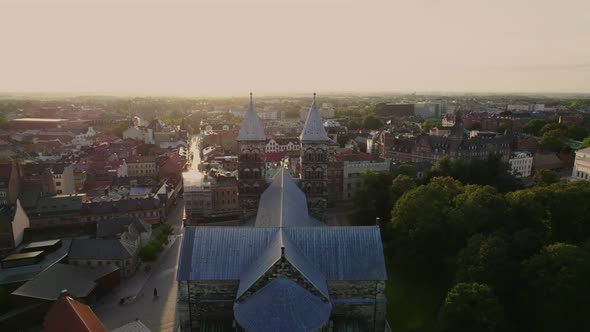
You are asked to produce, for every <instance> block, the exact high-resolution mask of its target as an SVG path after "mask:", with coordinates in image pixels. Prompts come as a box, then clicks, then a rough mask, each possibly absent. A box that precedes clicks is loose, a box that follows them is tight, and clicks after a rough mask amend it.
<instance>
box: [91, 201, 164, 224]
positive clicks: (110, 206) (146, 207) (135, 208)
mask: <svg viewBox="0 0 590 332" xmlns="http://www.w3.org/2000/svg"><path fill="white" fill-rule="evenodd" d="M163 210H164V207H163V206H162V202H161V201H160V200H159V199H158V198H154V197H151V198H138V199H121V200H118V201H103V202H90V203H86V204H83V206H82V209H81V214H82V221H96V222H100V221H102V220H108V219H113V218H118V217H137V218H141V219H143V220H144V221H145V222H148V223H150V224H157V223H159V222H161V221H162V220H163V218H164V217H165V213H164V211H163Z"/></svg>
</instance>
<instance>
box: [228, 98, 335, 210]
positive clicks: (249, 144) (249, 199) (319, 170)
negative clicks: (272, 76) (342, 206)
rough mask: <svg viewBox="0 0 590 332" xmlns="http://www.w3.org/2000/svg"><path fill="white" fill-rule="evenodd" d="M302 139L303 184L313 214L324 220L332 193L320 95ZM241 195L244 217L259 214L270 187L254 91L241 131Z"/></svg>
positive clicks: (239, 152) (239, 197) (313, 105)
mask: <svg viewBox="0 0 590 332" xmlns="http://www.w3.org/2000/svg"><path fill="white" fill-rule="evenodd" d="M299 139H300V143H299V144H300V145H301V148H300V150H299V151H300V158H299V162H300V174H301V175H300V177H301V179H300V182H299V183H300V187H301V190H302V191H303V192H304V193H305V196H306V197H307V206H308V209H309V213H310V215H311V216H313V217H315V218H317V219H319V220H322V219H323V217H324V213H325V210H326V206H327V197H328V144H329V143H330V138H328V135H327V134H326V130H325V129H324V124H323V122H322V118H321V116H320V113H319V111H318V106H317V101H316V95H315V93H314V94H313V102H312V104H311V107H310V109H309V113H308V114H307V119H306V121H305V126H304V127H303V130H302V132H301V135H300V136H299ZM237 140H238V150H239V151H238V172H239V173H238V174H239V175H238V179H239V181H238V199H239V203H240V209H241V217H242V220H244V221H245V220H248V219H250V218H252V217H255V216H256V213H257V210H258V202H259V200H260V195H261V194H262V192H263V191H264V190H265V189H266V186H267V182H266V153H265V146H266V134H265V133H264V126H263V125H262V121H261V120H260V118H259V117H258V115H257V114H256V110H255V109H254V102H253V100H252V94H251V93H250V106H249V107H248V110H247V111H246V114H245V115H244V120H243V121H242V125H241V127H240V131H239V133H238V138H237Z"/></svg>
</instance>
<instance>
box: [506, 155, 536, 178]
mask: <svg viewBox="0 0 590 332" xmlns="http://www.w3.org/2000/svg"><path fill="white" fill-rule="evenodd" d="M508 163H509V164H510V168H511V169H512V174H514V175H515V176H516V177H519V178H526V177H529V176H531V169H532V167H533V154H532V153H530V152H528V151H513V152H512V153H511V154H510V158H509V159H508Z"/></svg>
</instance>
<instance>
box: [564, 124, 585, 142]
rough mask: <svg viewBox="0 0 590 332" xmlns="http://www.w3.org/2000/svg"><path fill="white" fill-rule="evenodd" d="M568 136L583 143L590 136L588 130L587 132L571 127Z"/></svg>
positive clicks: (580, 128) (581, 128)
mask: <svg viewBox="0 0 590 332" xmlns="http://www.w3.org/2000/svg"><path fill="white" fill-rule="evenodd" d="M566 136H567V137H569V138H571V139H573V140H576V141H581V140H583V139H584V138H585V137H586V136H588V130H586V128H583V127H578V126H571V127H568V128H567V131H566Z"/></svg>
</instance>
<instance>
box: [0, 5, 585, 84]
mask: <svg viewBox="0 0 590 332" xmlns="http://www.w3.org/2000/svg"><path fill="white" fill-rule="evenodd" d="M31 5H34V7H33V6H31ZM589 13H590V1H587V0H564V1H552V0H512V1H509V0H496V1H491V0H490V1H488V0H486V1H483V0H449V1H436V0H413V1H409V0H405V1H401V0H365V1H360V0H359V1H352V0H341V1H336V0H317V1H310V0H304V1H294V0H282V1H270V0H250V1H245V0H219V1H213V0H192V1H188V0H166V1H165V0H146V1H139V0H123V1H114V0H106V1H105V0H77V1H74V0H54V1H46V0H18V1H17V0H2V1H1V2H0V44H1V45H2V51H1V52H0V73H1V74H0V91H3V92H88V93H136V94H137V93H139V94H175V95H177V94H184V95H203V94H223V95H227V94H236V93H240V94H244V93H245V92H247V91H250V90H254V91H258V92H259V93H285V92H306V93H307V92H309V91H312V90H316V91H318V92H322V91H324V92H353V91H354V92H373V91H378V92H398V91H399V92H413V91H419V92H420V91H422V92H436V91H440V92H579V93H587V92H589V91H590V43H588V41H589V40H590V20H589Z"/></svg>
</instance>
